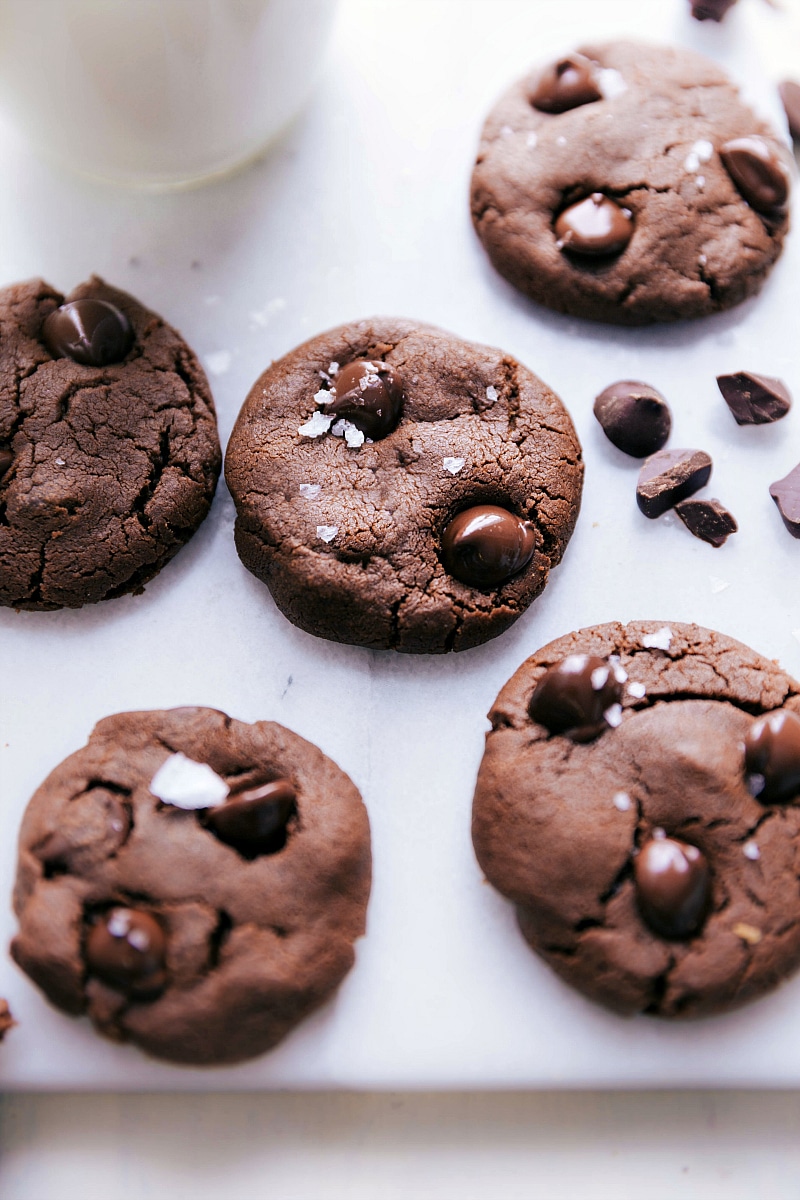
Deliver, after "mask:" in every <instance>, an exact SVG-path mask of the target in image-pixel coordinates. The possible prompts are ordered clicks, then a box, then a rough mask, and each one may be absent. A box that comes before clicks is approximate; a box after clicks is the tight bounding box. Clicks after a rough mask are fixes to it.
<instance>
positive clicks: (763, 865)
mask: <svg viewBox="0 0 800 1200" xmlns="http://www.w3.org/2000/svg"><path fill="white" fill-rule="evenodd" d="M648 643H649V644H648ZM659 646H665V647H666V648H665V649H660V648H659ZM570 655H591V656H598V657H600V658H603V659H608V658H609V657H611V662H612V664H615V665H618V667H619V668H620V669H621V670H622V671H623V672H625V673H626V674H627V681H626V682H624V683H623V684H622V689H621V693H622V694H621V697H620V703H621V706H622V711H621V714H619V713H618V714H616V715H613V723H612V724H610V725H607V726H606V728H605V730H604V731H601V732H599V733H598V734H597V736H595V737H594V740H591V741H588V742H585V743H580V742H579V741H578V740H576V739H575V737H574V735H573V737H570V736H569V735H568V734H566V733H564V734H551V733H549V732H548V730H547V729H546V728H545V727H544V726H543V725H542V724H540V723H538V722H537V721H534V720H533V719H532V718H531V716H530V715H529V714H530V704H531V697H532V695H533V692H534V690H535V688H536V686H537V684H538V683H539V681H540V680H541V679H542V677H543V675H544V674H545V672H546V671H547V669H548V668H551V667H552V666H554V664H556V663H560V662H562V661H563V660H564V659H565V658H567V656H570ZM614 656H617V657H618V664H617V658H615V657H614ZM592 661H594V660H592ZM535 708H536V706H535V705H534V709H535ZM774 710H784V711H786V712H790V713H798V714H800V685H798V684H797V683H796V682H795V681H794V680H793V679H791V678H790V677H789V676H788V675H786V674H785V673H784V672H783V671H782V670H781V669H780V668H779V667H777V666H776V665H775V663H774V662H771V661H769V660H767V659H765V658H763V657H762V656H761V655H759V654H757V653H756V652H755V651H753V650H750V649H749V648H748V647H746V646H743V645H742V644H741V643H739V642H736V641H734V640H733V639H731V638H729V637H725V636H723V635H722V634H719V633H713V632H710V631H709V630H705V629H701V628H700V627H698V626H696V625H681V624H677V623H673V622H670V623H668V624H666V625H665V624H664V623H661V622H644V621H642V622H633V623H631V624H628V625H619V624H609V625H601V626H596V627H594V628H590V629H584V630H580V631H579V632H577V633H573V634H570V635H568V636H567V637H563V638H560V639H558V640H557V641H555V642H551V643H550V644H549V645H548V646H545V647H544V648H543V649H542V650H540V651H539V652H538V653H537V654H535V655H534V656H533V657H532V658H530V659H528V660H527V662H525V663H524V664H523V665H522V666H521V667H520V669H519V670H518V671H517V672H516V674H515V675H514V676H513V677H512V678H511V680H510V681H509V682H508V683H507V684H506V686H505V687H504V688H503V690H502V691H501V692H500V695H499V696H498V698H497V700H496V701H495V704H494V705H493V707H492V710H491V712H490V714H489V716H490V720H491V722H492V730H491V732H490V733H489V734H488V735H487V744H486V752H485V755H484V758H483V761H482V764H481V768H480V772H479V776H478V782H477V787H476V791H475V798H474V807H473V843H474V846H475V851H476V854H477V858H478V861H479V863H480V865H481V867H482V869H483V871H484V872H485V874H486V876H487V878H488V879H489V881H490V882H491V883H492V884H493V885H494V886H495V887H496V888H497V889H498V890H499V891H500V892H502V894H503V895H505V896H506V897H508V898H509V899H510V900H511V901H512V902H513V903H514V905H515V906H516V909H517V918H518V921H519V925H520V928H521V930H522V932H523V934H524V936H525V938H526V939H527V941H528V942H529V943H530V945H531V946H532V947H533V949H534V950H536V951H537V953H538V954H540V955H541V956H542V958H544V959H545V960H546V961H547V962H548V963H549V964H550V966H551V967H552V968H553V969H554V970H555V971H556V972H557V973H558V974H559V975H560V976H561V977H562V978H564V979H565V980H566V981H567V982H568V983H570V984H572V985H573V986H574V987H576V988H578V989H579V990H580V991H582V992H584V993H585V994H586V995H588V996H590V997H591V998H592V999H594V1000H597V1001H599V1002H600V1003H602V1004H605V1005H607V1006H608V1007H610V1008H612V1009H615V1010H617V1011H619V1012H622V1013H635V1012H647V1013H652V1014H655V1015H658V1016H662V1017H691V1016H700V1015H704V1014H708V1013H715V1012H719V1011H723V1010H725V1009H728V1008H732V1007H735V1006H738V1005H740V1004H743V1003H745V1002H746V1001H749V1000H752V999H754V998H755V997H757V996H759V995H761V994H762V993H764V992H766V991H768V990H769V989H771V988H773V987H775V986H776V985H777V984H778V983H780V981H781V980H782V979H784V978H785V976H786V975H787V974H789V973H790V972H791V971H793V970H795V969H796V967H797V966H798V964H800V885H799V884H798V876H800V803H798V800H800V796H794V798H789V799H785V800H784V801H783V802H781V803H766V802H762V801H761V800H759V799H757V798H756V797H755V796H754V795H753V794H752V792H753V788H752V785H751V783H750V782H749V780H748V776H747V773H746V769H745V747H744V743H745V737H746V736H747V734H748V730H750V729H751V728H752V727H753V725H754V719H755V718H757V717H759V716H760V715H762V714H764V713H768V712H773V711H774ZM619 716H621V719H620V720H618V717H619ZM795 790H796V789H795ZM664 837H666V839H669V840H670V843H671V844H672V845H673V846H674V843H675V842H677V843H679V844H682V845H683V846H684V847H685V846H687V845H688V846H691V847H696V849H697V850H699V851H700V852H701V854H702V855H703V856H704V858H705V861H706V863H707V866H708V871H709V873H710V885H709V894H708V898H707V904H706V905H705V907H704V911H703V913H702V919H701V920H700V921H699V922H698V923H697V925H696V927H693V928H692V930H691V931H690V933H689V935H688V936H686V935H685V934H684V935H681V936H675V937H670V936H664V935H663V931H662V933H659V932H657V931H656V929H654V928H653V926H652V924H651V923H650V922H649V921H648V920H647V919H646V908H647V905H646V904H643V902H642V896H641V894H638V895H637V888H638V886H639V884H638V881H637V878H636V871H635V863H636V861H637V858H638V857H639V856H640V854H641V851H642V849H643V848H644V847H647V846H650V847H652V846H653V845H654V839H658V838H664ZM656 844H657V843H656Z"/></svg>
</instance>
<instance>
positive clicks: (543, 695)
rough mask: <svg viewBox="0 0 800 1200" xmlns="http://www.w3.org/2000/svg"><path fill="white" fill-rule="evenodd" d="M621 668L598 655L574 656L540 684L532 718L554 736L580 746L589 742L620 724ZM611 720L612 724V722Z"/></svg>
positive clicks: (550, 671) (531, 708)
mask: <svg viewBox="0 0 800 1200" xmlns="http://www.w3.org/2000/svg"><path fill="white" fill-rule="evenodd" d="M626 679H627V675H626V674H625V672H624V671H623V670H622V668H621V667H619V666H618V665H616V664H615V663H610V662H609V661H608V659H607V658H599V657H598V656H597V655H595V654H570V655H568V657H567V658H564V659H562V660H561V662H558V663H555V664H554V665H553V666H552V667H548V669H547V670H546V671H545V673H544V675H543V676H542V677H541V679H540V680H539V682H538V683H537V685H536V687H535V689H534V692H533V695H532V696H531V699H530V703H529V704H528V715H529V716H530V718H531V720H532V721H536V722H537V723H538V724H539V725H544V727H545V729H548V730H549V731H550V733H567V734H569V736H570V737H571V738H572V740H573V741H576V742H589V741H591V740H592V739H593V738H595V737H597V735H598V734H599V733H602V732H603V730H604V729H606V728H608V726H609V724H614V723H618V720H617V718H618V717H619V703H620V700H621V698H622V685H623V683H624V682H625V680H626ZM609 718H610V720H609Z"/></svg>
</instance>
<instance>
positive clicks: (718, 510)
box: [675, 500, 739, 547]
mask: <svg viewBox="0 0 800 1200" xmlns="http://www.w3.org/2000/svg"><path fill="white" fill-rule="evenodd" d="M675 512H676V513H677V515H678V516H679V517H680V519H681V520H682V521H683V523H684V525H685V526H686V528H687V529H688V530H689V532H690V533H693V534H694V536H695V537H697V538H700V540H701V541H703V542H708V543H709V544H710V545H711V546H717V547H719V546H722V545H723V544H724V542H725V541H726V540H727V539H728V538H729V537H730V535H731V534H732V533H736V531H737V529H738V528H739V526H738V525H737V524H736V519H735V517H734V516H733V514H732V513H729V512H728V510H727V508H725V506H724V505H723V504H720V502H719V500H681V501H680V503H679V504H676V505H675Z"/></svg>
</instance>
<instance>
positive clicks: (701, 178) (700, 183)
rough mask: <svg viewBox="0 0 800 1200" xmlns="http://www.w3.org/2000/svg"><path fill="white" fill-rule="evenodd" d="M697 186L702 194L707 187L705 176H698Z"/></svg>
mask: <svg viewBox="0 0 800 1200" xmlns="http://www.w3.org/2000/svg"><path fill="white" fill-rule="evenodd" d="M695 184H696V185H697V190H698V192H702V190H703V188H704V187H705V186H706V177H705V175H698V176H697V178H696V179H695Z"/></svg>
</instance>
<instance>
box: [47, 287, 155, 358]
mask: <svg viewBox="0 0 800 1200" xmlns="http://www.w3.org/2000/svg"><path fill="white" fill-rule="evenodd" d="M42 338H43V340H44V344H45V345H46V346H47V349H48V350H49V351H50V353H51V354H52V355H53V357H54V358H71V359H73V360H74V362H77V363H83V364H84V365H85V366H87V367H105V366H107V365H108V363H114V362H121V361H122V359H123V358H124V357H125V355H126V354H127V353H128V351H129V350H130V348H131V346H132V345H133V329H132V328H131V323H130V321H129V320H128V318H127V317H126V316H125V313H124V312H122V310H121V309H119V308H117V307H116V305H114V304H109V303H108V302H107V301H106V300H92V299H89V298H86V299H83V300H72V301H70V302H69V303H68V304H62V305H61V307H60V308H57V309H56V310H55V312H52V313H50V315H49V317H47V318H46V319H45V322H44V324H43V326H42Z"/></svg>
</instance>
